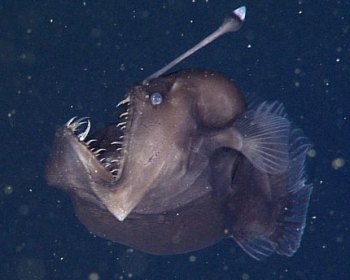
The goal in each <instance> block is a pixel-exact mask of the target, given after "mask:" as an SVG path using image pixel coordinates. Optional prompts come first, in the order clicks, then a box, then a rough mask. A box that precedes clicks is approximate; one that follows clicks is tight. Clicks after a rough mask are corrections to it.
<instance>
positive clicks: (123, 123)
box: [117, 122, 126, 127]
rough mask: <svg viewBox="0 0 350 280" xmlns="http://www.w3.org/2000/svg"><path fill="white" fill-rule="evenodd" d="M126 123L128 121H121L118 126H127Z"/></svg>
mask: <svg viewBox="0 0 350 280" xmlns="http://www.w3.org/2000/svg"><path fill="white" fill-rule="evenodd" d="M125 125H126V122H120V123H118V124H117V127H121V126H125Z"/></svg>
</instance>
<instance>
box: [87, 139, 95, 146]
mask: <svg viewBox="0 0 350 280" xmlns="http://www.w3.org/2000/svg"><path fill="white" fill-rule="evenodd" d="M96 141H97V140H96V139H91V140H89V141H87V142H86V145H88V146H89V145H90V144H91V143H92V142H96Z"/></svg>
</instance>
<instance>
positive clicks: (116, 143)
mask: <svg viewBox="0 0 350 280" xmlns="http://www.w3.org/2000/svg"><path fill="white" fill-rule="evenodd" d="M122 144H123V142H120V141H114V142H112V143H111V145H122Z"/></svg>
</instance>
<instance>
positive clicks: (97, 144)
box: [65, 94, 133, 181]
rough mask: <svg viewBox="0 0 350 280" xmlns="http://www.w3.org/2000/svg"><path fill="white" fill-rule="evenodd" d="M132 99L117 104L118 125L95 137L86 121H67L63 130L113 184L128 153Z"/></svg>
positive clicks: (101, 131) (83, 119)
mask: <svg viewBox="0 0 350 280" xmlns="http://www.w3.org/2000/svg"><path fill="white" fill-rule="evenodd" d="M131 101H132V98H131V97H130V94H128V95H127V96H126V98H125V99H123V100H122V101H120V102H119V103H118V104H117V107H119V108H121V111H122V113H121V114H120V115H119V118H118V121H117V122H116V123H113V124H111V125H109V126H107V127H105V128H103V129H101V130H99V131H97V132H95V133H92V134H90V130H91V122H90V120H89V118H88V117H83V118H78V117H73V118H71V119H70V120H69V121H68V122H67V123H66V125H65V129H66V130H68V131H69V132H70V134H71V135H72V136H73V137H74V138H75V139H76V140H77V141H79V143H80V144H81V145H80V148H81V149H83V150H85V151H84V154H86V152H88V154H89V158H90V160H91V157H92V158H94V159H95V164H98V165H100V166H101V167H103V169H104V170H106V171H107V172H108V173H110V174H111V175H112V177H113V179H114V181H117V180H119V179H120V177H121V174H122V171H123V168H124V165H125V162H126V155H127V153H128V143H129V141H130V136H129V135H130V133H129V131H130V127H131V124H132V116H133V114H132V102H131Z"/></svg>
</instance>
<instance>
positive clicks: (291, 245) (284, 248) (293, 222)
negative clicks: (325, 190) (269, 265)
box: [271, 129, 312, 256]
mask: <svg viewBox="0 0 350 280" xmlns="http://www.w3.org/2000/svg"><path fill="white" fill-rule="evenodd" d="M309 147H310V144H309V143H308V141H307V139H306V138H305V137H304V136H303V135H302V132H301V131H300V130H298V129H294V130H293V131H292V133H291V143H290V162H291V165H290V167H289V178H288V186H287V190H288V193H289V195H288V196H287V197H286V198H285V199H284V202H282V207H281V211H282V212H281V213H280V215H279V217H278V219H277V225H278V226H277V228H276V230H275V232H274V233H273V235H272V236H271V239H272V240H273V241H274V243H276V249H275V251H276V252H277V253H279V254H281V255H286V256H291V255H293V254H294V253H295V252H296V250H297V249H298V248H299V246H300V242H301V237H302V235H303V233H304V228H305V224H306V214H307V208H308V206H309V200H310V195H311V192H312V185H311V184H306V176H305V172H304V166H305V157H306V152H307V150H308V149H309Z"/></svg>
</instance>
